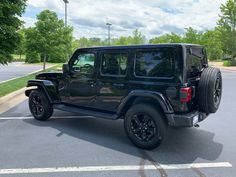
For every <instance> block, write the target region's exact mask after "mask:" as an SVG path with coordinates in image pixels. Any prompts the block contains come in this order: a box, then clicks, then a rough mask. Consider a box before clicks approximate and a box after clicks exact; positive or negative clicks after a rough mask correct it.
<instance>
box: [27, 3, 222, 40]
mask: <svg viewBox="0 0 236 177" xmlns="http://www.w3.org/2000/svg"><path fill="white" fill-rule="evenodd" d="M225 2H226V0H214V1H212V0H172V1H167V0H158V1H153V0H119V1H115V0H97V1H94V0H69V4H68V19H69V25H72V26H73V27H74V29H75V30H74V35H75V37H77V38H78V37H81V36H86V37H102V38H105V37H106V34H107V31H106V25H105V24H106V22H110V23H112V24H113V25H112V35H113V36H115V37H116V36H120V35H126V36H127V35H130V34H131V33H132V31H133V30H134V29H136V28H138V29H140V30H141V31H142V32H143V33H144V34H145V35H146V36H147V37H148V38H151V37H153V36H154V35H157V34H163V33H168V32H176V33H181V32H182V31H183V30H184V29H185V28H187V27H190V26H192V27H194V28H196V29H198V30H206V29H212V28H214V26H215V25H216V21H217V19H218V14H219V12H220V10H219V7H220V4H221V3H225ZM27 4H28V7H27V8H38V9H41V10H43V9H46V8H47V9H50V10H54V11H55V12H57V13H58V14H59V16H60V17H63V15H64V2H63V0H50V1H48V0H40V1H38V0H28V1H27ZM23 19H24V20H25V21H26V24H27V25H28V26H30V24H32V22H33V21H34V20H33V19H32V18H27V17H23Z"/></svg>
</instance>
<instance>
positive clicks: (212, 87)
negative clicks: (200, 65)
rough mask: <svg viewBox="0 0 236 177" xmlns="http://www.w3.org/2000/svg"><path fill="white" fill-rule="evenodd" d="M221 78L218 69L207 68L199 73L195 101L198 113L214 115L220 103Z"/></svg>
mask: <svg viewBox="0 0 236 177" xmlns="http://www.w3.org/2000/svg"><path fill="white" fill-rule="evenodd" d="M221 95H222V76H221V72H220V70H219V69H218V68H213V67H208V68H205V69H204V70H203V71H202V73H201V78H200V81H199V84H198V89H197V100H198V105H199V108H200V111H202V112H205V113H215V112H216V111H217V110H218V108H219V106H220V101H221Z"/></svg>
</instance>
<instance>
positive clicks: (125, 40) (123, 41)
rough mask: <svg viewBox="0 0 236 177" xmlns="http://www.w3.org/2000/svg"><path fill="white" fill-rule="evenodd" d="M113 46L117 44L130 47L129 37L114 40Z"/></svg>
mask: <svg viewBox="0 0 236 177" xmlns="http://www.w3.org/2000/svg"><path fill="white" fill-rule="evenodd" d="M113 44H115V45H128V44H129V40H128V38H127V37H125V36H121V37H119V38H118V39H114V40H113Z"/></svg>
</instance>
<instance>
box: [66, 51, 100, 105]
mask: <svg viewBox="0 0 236 177" xmlns="http://www.w3.org/2000/svg"><path fill="white" fill-rule="evenodd" d="M96 58H97V54H96V52H93V51H86V52H84V51H83V52H77V53H76V54H75V55H74V56H73V58H72V60H71V61H70V62H69V67H70V73H71V74H70V76H69V81H68V84H67V86H66V93H67V94H68V99H66V100H65V101H64V102H66V103H68V104H72V105H75V106H82V107H88V108H90V107H91V108H92V107H94V104H95V102H96V95H97V88H96V71H95V66H96Z"/></svg>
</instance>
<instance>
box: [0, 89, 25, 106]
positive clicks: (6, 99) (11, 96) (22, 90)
mask: <svg viewBox="0 0 236 177" xmlns="http://www.w3.org/2000/svg"><path fill="white" fill-rule="evenodd" d="M26 89H27V88H26V87H24V88H22V89H19V90H16V91H14V92H12V93H10V94H8V95H5V96H3V97H0V106H1V105H2V104H4V103H5V102H7V101H9V100H11V99H12V98H14V97H16V96H18V95H20V94H23V93H24V92H25V90H26Z"/></svg>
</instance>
